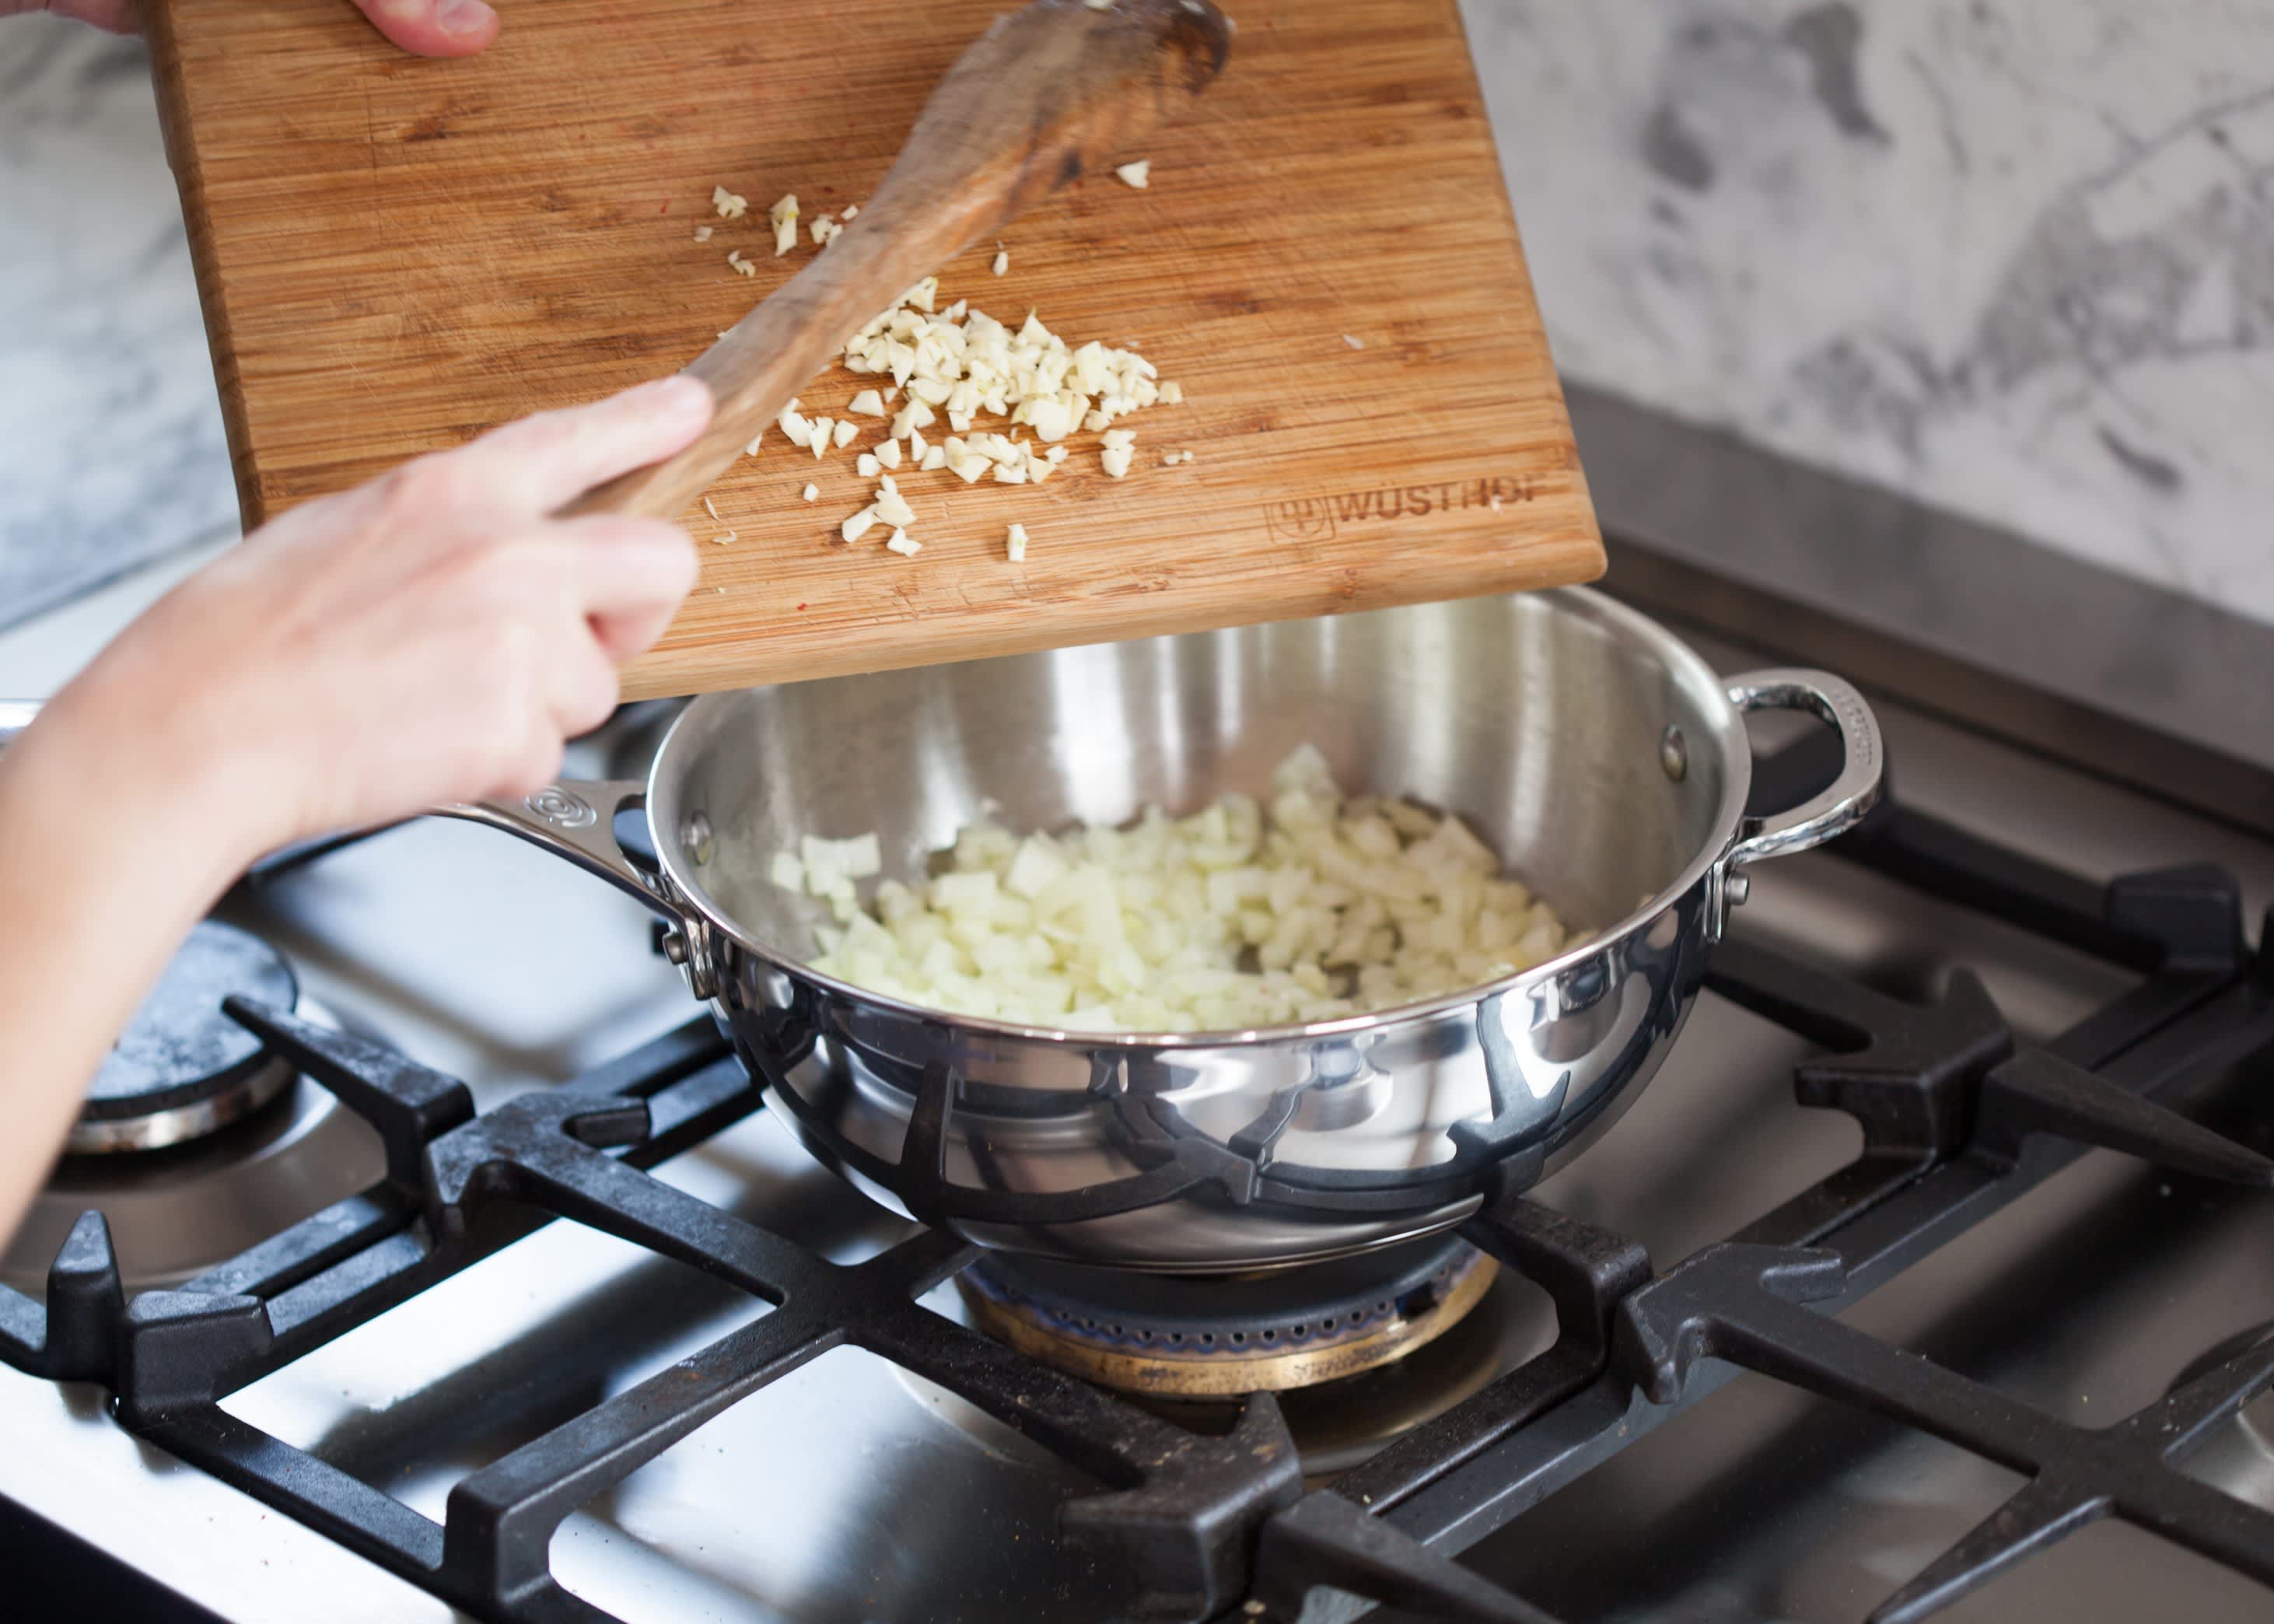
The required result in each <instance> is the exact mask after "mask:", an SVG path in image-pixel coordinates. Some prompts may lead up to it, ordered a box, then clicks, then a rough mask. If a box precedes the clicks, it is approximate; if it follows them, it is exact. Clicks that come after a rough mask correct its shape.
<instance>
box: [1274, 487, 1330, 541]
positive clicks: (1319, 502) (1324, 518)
mask: <svg viewBox="0 0 2274 1624" xmlns="http://www.w3.org/2000/svg"><path fill="white" fill-rule="evenodd" d="M1263 522H1264V524H1265V525H1267V526H1269V529H1270V532H1271V533H1272V535H1273V536H1274V537H1275V538H1276V540H1281V541H1331V540H1334V539H1335V516H1334V511H1333V510H1332V508H1331V507H1330V506H1329V502H1328V499H1327V498H1325V497H1321V496H1306V497H1305V498H1303V499H1302V500H1301V501H1299V502H1273V503H1272V504H1271V505H1270V506H1269V507H1268V508H1266V509H1264V510H1263Z"/></svg>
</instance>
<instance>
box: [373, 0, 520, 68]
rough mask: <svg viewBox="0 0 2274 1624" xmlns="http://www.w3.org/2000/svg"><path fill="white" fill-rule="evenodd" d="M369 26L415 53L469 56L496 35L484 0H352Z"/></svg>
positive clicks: (495, 20)
mask: <svg viewBox="0 0 2274 1624" xmlns="http://www.w3.org/2000/svg"><path fill="white" fill-rule="evenodd" d="M354 3H355V8H356V10H358V11H361V12H362V13H363V14H364V15H365V17H368V18H370V19H371V21H372V26H373V27H375V28H377V29H378V30H379V31H380V33H381V34H385V35H386V36H387V37H388V39H390V40H392V41H394V42H395V44H397V45H399V46H401V47H402V48H403V49H404V50H407V51H409V52H410V54H411V55H412V56H414V57H471V56H472V55H473V54H474V53H475V52H476V51H478V50H481V49H485V48H486V47H487V46H488V44H489V42H491V41H492V40H494V39H496V38H497V34H498V14H497V13H496V12H495V11H492V10H491V9H490V8H489V6H488V5H486V4H484V0H354Z"/></svg>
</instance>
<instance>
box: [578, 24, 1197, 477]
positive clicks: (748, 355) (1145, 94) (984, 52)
mask: <svg viewBox="0 0 2274 1624" xmlns="http://www.w3.org/2000/svg"><path fill="white" fill-rule="evenodd" d="M1230 50H1231V25H1230V24H1229V23H1227V22H1226V21H1225V20H1224V15H1223V13H1221V12H1220V11H1217V10H1216V7H1215V6H1213V5H1211V4H1209V3H1208V0H1114V4H1111V5H1108V6H1103V7H1096V6H1092V5H1089V4H1086V3H1085V0H1034V4H1031V5H1028V7H1027V8H1026V9H1025V10H1024V11H1013V12H1012V13H1010V14H1009V15H1007V16H1005V17H1001V18H998V19H996V22H995V25H994V26H992V27H990V29H988V31H987V32H986V33H985V34H982V35H981V36H980V37H979V39H978V40H977V41H976V42H975V43H974V44H973V45H972V46H971V48H970V49H968V50H966V51H965V52H964V53H963V55H962V56H961V57H958V58H957V59H956V63H955V65H954V66H953V67H952V68H950V69H949V70H948V71H947V74H946V77H945V78H944V79H941V80H940V82H939V88H938V89H937V90H935V91H933V92H932V95H931V100H930V101H929V102H926V103H925V104H924V110H923V112H922V115H921V116H920V117H918V118H917V119H916V123H915V129H913V130H911V131H909V132H908V139H907V142H906V143H905V144H904V145H903V146H902V147H901V148H900V156H899V157H898V158H897V159H895V160H894V161H893V163H892V170H891V171H890V172H889V173H887V174H886V175H885V178H884V181H883V183H882V184H881V185H879V186H878V187H877V192H876V195H875V196H874V197H872V198H870V200H868V201H867V202H865V203H863V204H862V206H861V212H860V213H859V214H858V215H855V216H854V217H853V219H852V221H851V222H850V223H847V226H846V227H845V229H844V230H843V231H842V232H840V234H839V235H838V237H837V238H836V240H834V241H833V242H832V243H831V244H830V245H829V246H828V248H827V249H826V251H825V252H824V253H818V254H816V255H815V256H814V257H813V259H812V260H811V261H809V262H808V263H807V265H806V268H804V269H803V270H802V271H800V272H798V274H797V275H796V276H793V277H791V278H790V279H789V281H787V283H783V284H782V285H781V286H780V287H779V288H778V289H776V290H775V291H773V292H772V293H771V294H769V295H768V296H767V297H766V298H765V299H764V300H763V301H762V302H761V303H760V304H759V305H758V306H757V308H756V309H754V310H752V311H751V312H750V313H749V315H747V316H744V317H743V318H742V320H741V321H738V322H736V323H735V324H734V328H733V329H732V330H731V331H729V332H728V333H727V336H725V337H723V338H721V339H720V340H719V342H718V343H717V344H713V345H712V347H711V348H710V349H709V350H707V351H704V353H703V355H702V357H701V358H700V359H697V361H696V362H695V363H694V364H693V365H692V366H689V367H688V368H687V371H688V372H689V374H692V375H693V376H695V377H697V378H700V379H702V380H703V381H704V383H706V384H708V385H709V386H710V389H711V393H712V396H713V397H715V398H716V400H717V401H718V409H717V412H716V414H715V415H714V416H713V417H712V420H711V427H710V428H709V429H708V430H706V431H705V432H704V435H703V437H702V438H701V439H700V440H697V442H695V443H694V444H693V445H691V446H689V447H688V448H687V449H685V450H683V451H681V452H680V453H679V454H678V455H677V456H675V457H670V458H667V459H666V460H665V461H663V462H660V463H657V464H655V465H653V466H651V467H647V468H642V469H638V470H636V471H635V472H631V473H628V474H625V475H624V476H623V477H621V479H617V480H610V481H609V482H608V483H606V484H605V485H600V486H596V487H593V488H592V489H591V490H590V491H588V492H586V493H585V494H584V495H583V496H581V497H579V498H577V500H576V501H575V502H571V503H570V504H569V507H568V509H567V510H566V511H568V512H571V513H593V512H610V513H643V514H647V515H649V516H651V517H658V518H675V517H678V515H679V514H680V513H681V511H682V510H684V509H685V508H686V506H687V504H688V503H689V502H692V501H694V500H695V499H696V498H697V496H699V495H702V494H703V492H704V490H706V489H707V488H709V487H710V485H711V483H712V481H713V480H716V479H717V478H718V477H719V474H721V473H723V472H725V471H726V470H727V466H728V465H730V464H731V463H733V461H734V458H735V457H737V456H739V455H741V453H742V448H743V446H744V445H746V444H747V443H748V442H749V439H750V437H751V436H752V435H753V434H756V433H757V431H758V430H759V429H761V428H763V427H765V426H767V425H768V424H770V423H772V421H773V420H774V419H775V418H776V417H777V416H779V413H780V412H781V409H782V408H783V407H784V406H786V405H787V404H789V401H790V398H791V397H793V396H794V395H795V394H796V393H797V391H798V390H799V389H802V388H803V387H804V386H805V385H806V384H807V383H808V382H809V381H810V380H811V379H812V378H813V376H814V374H817V373H818V372H820V371H822V370H823V369H824V368H825V367H826V366H828V365H829V363H830V362H831V361H832V359H834V358H835V357H836V356H837V354H838V353H839V352H840V351H841V350H842V349H843V348H844V345H845V341H846V340H847V338H849V337H851V336H852V335H853V334H854V333H855V332H856V331H858V330H859V329H860V328H861V327H862V325H863V324H865V323H866V322H868V321H870V320H871V319H872V318H873V317H875V316H876V315H877V313H878V312H879V311H882V310H884V309H885V308H886V307H887V306H890V305H891V304H892V300H893V299H895V298H898V297H899V296H900V294H901V293H903V292H905V291H907V289H909V288H911V287H913V286H914V285H915V283H919V282H921V281H922V280H923V278H924V277H925V276H929V275H930V274H931V273H932V272H933V271H935V270H937V268H939V267H940V266H942V265H945V263H947V261H950V260H952V259H953V258H954V257H955V256H956V255H957V254H959V253H962V252H963V251H964V250H965V249H966V248H968V247H969V246H970V245H972V244H973V243H975V242H976V241H978V240H979V239H980V238H983V237H985V236H988V235H989V234H990V233H992V232H995V231H998V230H1001V229H1002V228H1003V227H1004V226H1005V224H1006V223H1009V222H1010V221H1011V220H1012V219H1013V218H1014V217H1015V216H1016V215H1019V214H1020V212H1021V211H1022V210H1024V209H1025V208H1027V207H1028V205H1030V204H1032V203H1035V202H1036V201H1038V200H1041V199H1042V198H1043V197H1046V196H1048V195H1049V194H1050V193H1052V192H1054V191H1056V190H1057V189H1058V187H1059V186H1061V185H1065V183H1066V182H1067V181H1069V180H1072V179H1073V178H1076V177H1077V176H1081V175H1085V174H1088V173H1091V172H1093V171H1095V170H1098V169H1100V168H1102V167H1104V166H1105V165H1106V164H1108V163H1109V162H1110V161H1111V159H1112V158H1113V157H1114V156H1115V155H1117V154H1120V153H1126V152H1127V151H1129V150H1130V149H1131V146H1132V143H1133V142H1134V141H1136V140H1138V139H1139V138H1140V137H1141V136H1142V135H1144V134H1145V132H1148V130H1151V129H1152V128H1154V127H1155V126H1156V125H1159V124H1161V123H1162V122H1163V121H1164V120H1167V119H1170V118H1173V117H1176V116H1177V115H1178V114H1179V113H1181V112H1182V111H1183V110H1185V109H1186V106H1188V105H1189V104H1190V103H1191V102H1192V100H1193V97H1195V96H1197V95H1198V94H1200V93H1201V91H1203V90H1205V89H1207V88H1208V87H1209V84H1210V83H1211V82H1212V81H1213V80H1214V79H1215V78H1216V72H1217V71H1218V70H1219V69H1220V68H1222V67H1223V66H1224V57H1225V56H1226V55H1227V54H1228V53H1229V52H1230Z"/></svg>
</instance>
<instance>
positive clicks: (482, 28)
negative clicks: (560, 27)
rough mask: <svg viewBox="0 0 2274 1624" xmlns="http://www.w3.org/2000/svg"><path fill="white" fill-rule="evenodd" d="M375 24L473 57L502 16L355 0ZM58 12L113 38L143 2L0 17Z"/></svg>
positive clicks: (58, 0) (1, 12) (455, 4)
mask: <svg viewBox="0 0 2274 1624" xmlns="http://www.w3.org/2000/svg"><path fill="white" fill-rule="evenodd" d="M353 3H354V5H355V8H356V10H358V11H361V12H362V13H363V14H364V15H365V17H368V18H370V19H371V21H372V26H373V27H375V28H377V29H378V30H379V31H380V33H381V34H385V35H386V36H387V37H388V39H390V40H392V41H394V42H395V44H397V45H399V46H401V47H402V48H403V49H404V50H407V51H409V52H410V54H411V55H412V56H414V57H471V56H472V55H473V54H474V53H475V52H476V51H478V50H483V49H486V48H487V47H488V45H489V43H490V42H491V41H492V40H494V39H496V38H497V34H498V14H497V13H496V12H495V11H493V10H491V9H490V7H489V6H487V5H486V4H483V0H353ZM16 11H54V12H56V14H57V15H59V16H63V17H76V18H78V19H79V20H80V21H81V22H86V23H93V24H94V26H96V27H98V28H107V29H109V31H110V32H111V33H113V34H132V33H133V32H134V31H135V29H136V27H137V26H139V21H140V19H139V0H0V17H5V16H8V15H9V14H10V13H11V12H16Z"/></svg>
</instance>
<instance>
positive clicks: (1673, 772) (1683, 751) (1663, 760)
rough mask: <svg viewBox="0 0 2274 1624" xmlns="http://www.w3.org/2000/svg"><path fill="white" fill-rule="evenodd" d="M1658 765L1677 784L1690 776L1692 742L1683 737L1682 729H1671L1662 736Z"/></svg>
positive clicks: (1660, 738) (1659, 743) (1660, 737)
mask: <svg viewBox="0 0 2274 1624" xmlns="http://www.w3.org/2000/svg"><path fill="white" fill-rule="evenodd" d="M1658 764H1659V766H1660V767H1664V768H1665V769H1666V775H1667V776H1668V778H1671V779H1672V780H1673V781H1674V782H1675V783H1677V784H1678V783H1680V782H1682V781H1683V778H1685V777H1686V776H1688V775H1689V772H1690V741H1689V740H1688V739H1685V738H1683V736H1682V729H1679V728H1675V727H1669V728H1668V729H1667V730H1666V731H1665V732H1664V733H1663V734H1661V735H1660V736H1659V741H1658Z"/></svg>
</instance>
